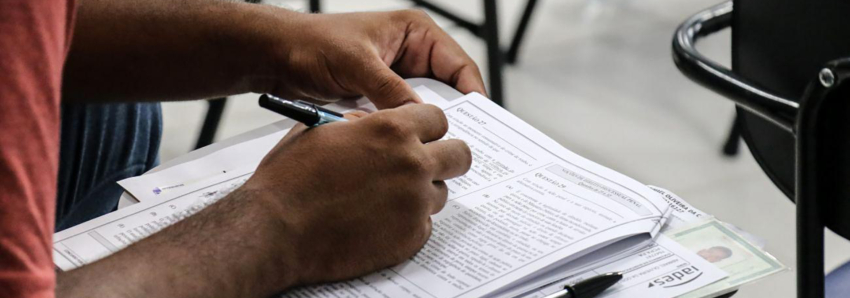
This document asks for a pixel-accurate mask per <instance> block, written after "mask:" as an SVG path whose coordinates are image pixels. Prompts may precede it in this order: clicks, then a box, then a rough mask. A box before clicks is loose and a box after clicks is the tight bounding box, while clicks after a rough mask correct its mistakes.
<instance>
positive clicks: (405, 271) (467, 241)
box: [54, 89, 726, 297]
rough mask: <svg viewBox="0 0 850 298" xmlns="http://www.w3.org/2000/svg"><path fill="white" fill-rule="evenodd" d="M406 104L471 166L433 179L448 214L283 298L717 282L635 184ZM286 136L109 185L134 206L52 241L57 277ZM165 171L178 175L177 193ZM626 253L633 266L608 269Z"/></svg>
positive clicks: (227, 184) (203, 201)
mask: <svg viewBox="0 0 850 298" xmlns="http://www.w3.org/2000/svg"><path fill="white" fill-rule="evenodd" d="M417 92H420V95H421V97H422V98H423V99H424V100H426V102H431V103H434V104H437V105H438V106H440V107H441V108H442V109H443V110H444V112H445V114H446V117H447V118H448V120H449V124H450V125H449V126H450V128H449V131H448V133H447V135H446V136H445V138H447V139H461V140H464V141H465V142H466V143H467V144H468V145H469V147H470V149H471V151H472V155H473V163H472V167H471V169H470V171H469V172H468V173H467V174H466V175H464V176H462V177H458V178H455V179H452V180H449V181H446V184H447V185H448V188H449V198H448V203H447V204H446V207H445V209H443V211H442V212H440V213H438V214H436V215H434V216H433V218H432V220H433V225H434V226H433V232H432V236H431V238H430V240H429V241H428V242H427V243H426V244H425V246H424V247H423V248H422V249H421V250H420V251H419V252H418V253H417V254H416V255H414V256H413V257H411V258H410V259H409V260H407V261H406V262H404V263H402V264H399V265H397V266H394V267H391V268H386V269H384V270H381V271H378V272H375V273H372V274H368V275H366V276H363V277H360V278H356V279H352V280H348V281H342V282H338V283H331V284H324V285H314V286H306V287H301V288H297V289H292V290H290V291H288V292H286V293H284V294H283V296H284V297H484V296H490V297H517V296H519V297H522V296H527V295H536V294H534V292H535V291H536V292H537V293H542V292H539V291H537V289H538V288H539V287H546V286H549V287H550V288H551V287H553V285H556V284H557V283H558V282H559V281H564V280H563V278H564V277H565V275H564V274H565V273H566V272H574V273H578V274H579V276H578V277H576V275H575V274H573V275H571V276H572V277H573V279H571V280H572V281H574V280H577V279H576V278H578V280H580V279H581V278H583V277H590V276H587V274H591V273H595V272H597V271H598V270H602V269H604V268H605V267H604V266H605V265H611V266H609V268H608V269H611V270H612V271H615V270H614V269H618V268H619V269H620V270H623V269H628V270H632V272H633V273H634V272H637V273H640V274H633V275H630V277H629V278H628V279H624V282H623V283H622V284H621V285H618V286H615V287H614V288H612V289H610V290H609V291H606V293H605V294H604V295H605V296H604V297H626V296H627V295H623V294H624V293H627V292H625V291H630V289H631V290H634V289H638V290H640V291H641V293H645V294H646V295H649V296H647V297H674V296H676V295H679V294H684V293H687V292H688V291H690V290H693V289H696V288H698V287H701V286H705V285H708V284H711V283H713V282H716V281H718V280H721V279H723V278H724V277H726V273H724V272H723V271H722V270H719V269H718V268H717V267H716V266H713V265H711V264H710V263H708V262H706V261H705V260H703V259H701V258H699V257H694V254H693V253H689V252H688V251H687V250H686V249H683V248H682V247H681V246H680V245H678V244H676V243H675V242H673V241H669V239H667V238H666V236H664V235H660V233H659V231H660V230H661V229H662V227H664V225H665V223H666V222H667V221H668V218H669V217H670V214H671V212H672V209H671V205H670V204H669V203H668V202H667V201H665V199H664V198H663V197H662V196H661V195H659V194H658V193H657V192H655V191H653V190H651V189H650V188H648V187H647V186H645V185H643V184H641V183H639V182H637V181H635V180H633V179H631V178H629V177H626V176H624V175H622V174H620V173H617V172H615V171H613V170H611V169H608V168H606V167H603V166H601V165H599V164H596V163H594V162H592V161H590V160H587V159H585V158H583V157H581V156H578V155H576V154H575V153H573V152H571V151H569V150H567V149H566V148H564V147H563V146H561V145H560V144H558V143H557V142H555V141H554V140H552V139H551V138H549V137H547V136H545V135H544V134H543V133H541V132H540V131H538V130H536V129H534V128H533V127H531V126H530V125H529V124H527V123H525V122H524V121H522V120H520V119H519V118H517V117H516V116H514V115H513V114H511V113H510V112H508V111H506V110H504V109H502V108H501V107H499V106H498V105H495V104H493V103H492V102H490V101H489V100H488V99H487V98H485V97H483V96H481V95H480V94H476V93H472V94H469V95H466V96H463V97H461V98H458V99H455V100H452V101H445V100H439V99H438V98H437V97H434V96H422V95H423V94H424V95H428V93H427V90H421V89H417ZM359 104H360V106H359V108H360V109H370V108H371V109H373V108H374V107H371V105H368V104H367V103H366V102H365V101H363V100H361V101H360V102H359ZM285 132H286V130H285V129H284V130H281V131H280V132H278V133H273V134H269V135H267V136H265V137H262V138H257V139H255V140H252V141H249V142H245V143H243V144H239V145H235V146H232V147H228V148H224V149H222V150H220V151H219V152H215V153H213V154H210V155H208V156H206V157H205V158H202V159H198V160H195V161H192V162H187V163H185V164H182V165H180V166H178V167H174V168H171V169H167V170H164V171H161V172H158V173H156V174H154V175H150V176H151V177H153V178H148V177H146V176H148V175H145V176H141V177H138V178H139V179H135V180H133V181H127V182H126V183H122V186H124V187H125V188H127V189H128V191H129V192H130V193H132V194H133V195H134V196H136V197H137V198H140V199H139V200H140V201H141V202H140V203H137V204H135V205H132V206H129V207H126V208H123V209H120V210H117V211H115V212H113V213H110V214H107V215H104V216H102V217H99V218H96V219H93V220H91V221H89V222H86V223H83V224H81V225H79V226H76V227H73V228H70V229H67V230H65V231H62V232H59V233H56V235H55V236H54V261H55V263H56V265H57V267H58V268H60V269H61V270H70V269H73V268H76V267H79V266H82V265H85V264H88V263H91V262H94V261H96V260H98V259H100V258H102V257H104V256H107V255H109V254H111V253H114V252H116V251H118V250H121V249H122V248H124V247H126V246H128V245H130V244H132V243H133V242H135V241H138V240H140V239H142V238H144V237H147V236H149V235H151V234H153V233H155V232H157V231H159V230H160V229H162V228H164V227H166V226H168V225H170V224H172V223H174V222H176V221H179V220H182V219H183V218H186V217H188V216H190V215H191V214H193V213H195V212H197V211H199V210H201V209H203V208H204V207H206V206H208V205H209V204H212V203H214V202H215V201H216V200H218V199H222V197H224V196H223V194H226V193H227V192H229V191H231V190H233V189H235V188H237V187H239V186H240V185H241V184H242V183H244V181H246V180H247V179H248V178H249V177H250V176H251V174H253V171H254V169H255V168H256V167H257V165H258V164H259V161H260V160H261V159H262V157H263V155H265V153H266V152H268V151H269V150H270V149H271V148H272V146H274V145H275V144H276V143H277V141H278V140H279V139H280V138H281V137H282V136H283V135H284V134H285ZM231 157H232V158H234V159H239V162H238V163H234V162H233V160H232V159H231ZM225 159H226V160H228V161H223V160H225ZM178 172H183V173H188V174H187V175H186V176H180V177H183V178H180V179H183V180H180V181H177V180H176V179H174V178H175V177H178V176H177V175H174V174H175V173H178ZM169 177H170V178H169ZM185 177H191V178H190V179H187V178H185ZM146 179H147V180H146ZM156 179H159V180H156ZM154 180H156V182H150V181H154ZM146 181H147V182H146ZM224 199H226V197H224ZM635 255H637V256H640V257H642V258H643V259H642V260H641V259H634V260H631V259H630V260H627V261H620V262H619V263H616V262H612V261H614V260H623V258H619V259H618V258H615V256H635ZM647 262H649V263H652V264H655V265H657V266H654V267H652V268H647V267H645V266H643V265H644V264H645V263H647ZM612 264H613V265H612ZM591 265H595V266H591ZM600 266H601V268H602V269H600ZM647 269H653V270H647ZM570 270H572V271H570ZM600 273H601V272H600ZM582 274H583V275H582ZM685 277H687V278H685ZM676 287H678V288H676ZM671 288H672V289H673V290H677V289H680V290H679V292H676V293H678V294H674V292H675V291H672V292H671V290H670V289H671ZM617 293H620V294H617ZM629 297H631V296H629Z"/></svg>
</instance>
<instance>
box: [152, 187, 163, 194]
mask: <svg viewBox="0 0 850 298" xmlns="http://www.w3.org/2000/svg"><path fill="white" fill-rule="evenodd" d="M160 193H162V189H159V187H154V189H153V194H155V195H158V194H160Z"/></svg>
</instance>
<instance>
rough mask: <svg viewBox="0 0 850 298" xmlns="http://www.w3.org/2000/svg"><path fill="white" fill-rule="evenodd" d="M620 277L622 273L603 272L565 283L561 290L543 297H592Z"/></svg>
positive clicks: (621, 277)
mask: <svg viewBox="0 0 850 298" xmlns="http://www.w3.org/2000/svg"><path fill="white" fill-rule="evenodd" d="M621 279H623V274H621V273H605V274H602V275H597V276H594V277H591V278H588V279H585V280H582V281H580V282H578V283H576V284H573V285H565V286H564V289H563V290H560V291H558V292H556V293H554V294H552V295H549V296H546V297H544V298H593V297H596V295H599V293H602V292H604V291H605V290H607V289H608V288H610V287H611V286H613V285H614V284H616V283H617V282H618V281H620V280H621Z"/></svg>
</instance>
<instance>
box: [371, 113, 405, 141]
mask: <svg viewBox="0 0 850 298" xmlns="http://www.w3.org/2000/svg"><path fill="white" fill-rule="evenodd" d="M373 127H374V129H375V132H376V133H377V134H378V135H379V136H381V137H385V138H392V139H403V138H406V137H407V136H408V135H409V134H410V133H409V132H408V131H407V128H406V127H405V125H404V123H402V121H401V120H399V119H397V118H396V117H390V116H389V115H387V113H381V114H380V115H376V117H375V125H374V126H373Z"/></svg>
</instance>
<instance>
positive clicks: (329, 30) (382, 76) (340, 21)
mask: <svg viewBox="0 0 850 298" xmlns="http://www.w3.org/2000/svg"><path fill="white" fill-rule="evenodd" d="M282 17H285V18H286V19H282V20H281V21H284V22H286V26H277V27H276V28H282V29H280V30H281V31H283V30H289V31H288V32H274V31H276V30H274V29H270V30H271V31H272V34H275V35H272V36H270V38H271V39H272V40H276V43H275V45H274V46H272V47H270V49H273V51H274V52H273V53H272V54H270V57H272V58H271V61H272V62H271V66H272V68H273V69H274V70H273V74H272V75H271V76H270V77H271V78H273V79H272V80H271V82H266V83H265V84H264V85H265V86H266V88H267V90H263V91H264V92H269V93H272V94H275V95H278V96H282V97H287V98H304V99H327V98H340V97H352V96H358V95H365V96H366V97H368V98H369V99H370V100H372V102H373V103H375V105H376V106H377V107H378V108H380V109H385V108H393V107H397V106H400V105H403V104H405V103H410V102H421V100H420V99H419V97H418V96H417V95H416V93H414V92H413V90H412V88H411V87H410V86H409V85H408V84H407V83H405V82H404V80H403V79H402V77H431V78H435V79H437V80H440V81H442V82H445V83H447V84H449V85H451V86H453V87H455V88H456V89H458V90H459V91H461V92H463V93H469V92H473V91H475V92H479V93H482V94H486V91H485V89H484V83H483V80H482V79H481V73H480V71H479V70H478V66H477V65H476V64H475V62H474V61H472V59H471V58H470V57H469V55H467V54H466V53H465V52H464V51H463V49H461V47H460V46H459V45H458V44H457V42H455V41H454V40H453V39H452V38H451V37H450V36H449V35H448V34H447V33H446V32H445V31H443V30H442V29H440V27H439V26H437V24H436V23H435V22H434V21H433V20H432V19H431V18H430V17H429V16H428V15H427V14H426V13H424V12H422V11H420V10H404V11H391V12H363V13H346V14H283V15H282ZM275 37H277V38H275ZM281 37H283V38H281Z"/></svg>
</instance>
